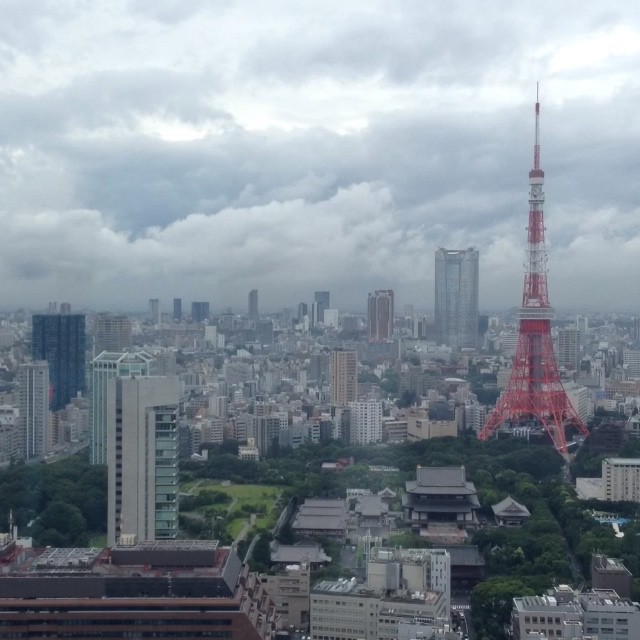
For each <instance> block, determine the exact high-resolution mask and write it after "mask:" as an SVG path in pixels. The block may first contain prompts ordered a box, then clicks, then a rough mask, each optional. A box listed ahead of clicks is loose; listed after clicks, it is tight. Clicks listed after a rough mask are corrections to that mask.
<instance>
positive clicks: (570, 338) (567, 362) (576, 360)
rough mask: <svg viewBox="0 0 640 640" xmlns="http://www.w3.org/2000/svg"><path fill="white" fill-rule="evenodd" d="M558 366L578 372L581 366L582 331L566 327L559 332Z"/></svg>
mask: <svg viewBox="0 0 640 640" xmlns="http://www.w3.org/2000/svg"><path fill="white" fill-rule="evenodd" d="M557 360H558V366H559V367H564V368H565V369H568V370H570V371H577V370H578V366H579V365H580V331H578V329H576V328H575V327H566V328H564V329H560V330H559V331H558V357H557Z"/></svg>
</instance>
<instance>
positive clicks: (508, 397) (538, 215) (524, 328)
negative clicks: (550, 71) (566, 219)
mask: <svg viewBox="0 0 640 640" xmlns="http://www.w3.org/2000/svg"><path fill="white" fill-rule="evenodd" d="M543 186H544V171H542V170H541V169H540V102H538V101H537V99H536V126H535V145H534V151H533V169H532V170H531V171H530V172H529V227H528V229H527V231H528V250H527V254H528V265H527V272H526V275H525V278H524V291H523V294H522V307H521V309H520V328H519V332H518V346H517V348H516V354H515V358H514V361H513V368H512V369H511V376H510V377H509V382H508V383H507V386H506V388H505V390H504V392H503V393H502V395H501V396H500V398H499V399H498V402H497V404H496V407H495V409H494V410H493V412H492V413H491V414H490V415H489V417H488V418H487V421H486V423H485V425H484V427H483V428H482V430H481V431H480V433H479V435H478V437H479V438H480V440H487V439H488V438H489V437H491V436H492V435H493V434H494V433H495V432H496V430H497V429H498V428H499V427H500V426H501V425H503V424H505V423H511V424H522V423H526V422H530V421H536V422H538V423H539V424H540V425H542V426H543V427H544V428H545V430H546V431H547V433H548V434H549V436H550V437H551V439H552V441H553V444H554V446H555V448H556V449H557V450H558V451H559V452H560V453H561V454H562V455H566V454H567V441H566V437H565V427H566V426H567V425H569V424H571V425H573V426H574V427H575V428H576V429H577V430H578V431H579V432H580V433H581V434H582V435H584V436H587V435H588V434H589V431H588V430H587V427H586V425H585V424H584V422H583V421H582V420H581V418H580V416H579V415H578V414H577V412H576V410H575V409H574V408H573V405H572V404H571V401H570V400H569V398H568V397H567V394H566V392H565V390H564V387H563V386H562V381H561V380H560V374H559V372H558V366H557V364H556V358H555V354H554V352H553V343H552V340H551V319H552V318H553V309H552V308H551V305H550V304H549V295H548V292H547V251H546V248H545V240H544V232H545V228H544V214H543V205H544V189H543Z"/></svg>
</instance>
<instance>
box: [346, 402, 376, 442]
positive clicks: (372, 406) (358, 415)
mask: <svg viewBox="0 0 640 640" xmlns="http://www.w3.org/2000/svg"><path fill="white" fill-rule="evenodd" d="M349 409H351V444H358V445H360V444H371V443H374V442H382V402H378V401H377V400H367V401H365V402H350V403H349Z"/></svg>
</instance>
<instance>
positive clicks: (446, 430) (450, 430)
mask: <svg viewBox="0 0 640 640" xmlns="http://www.w3.org/2000/svg"><path fill="white" fill-rule="evenodd" d="M457 436H458V423H457V421H456V420H430V419H429V417H428V416H427V415H426V414H424V413H423V412H419V413H418V412H415V413H413V412H412V413H409V414H407V440H408V441H409V442H417V441H418V440H429V439H431V438H445V437H451V438H456V437H457Z"/></svg>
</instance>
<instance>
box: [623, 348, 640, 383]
mask: <svg viewBox="0 0 640 640" xmlns="http://www.w3.org/2000/svg"><path fill="white" fill-rule="evenodd" d="M622 361H623V363H624V367H625V369H626V371H627V376H628V377H629V378H640V349H625V350H624V351H623V352H622Z"/></svg>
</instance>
